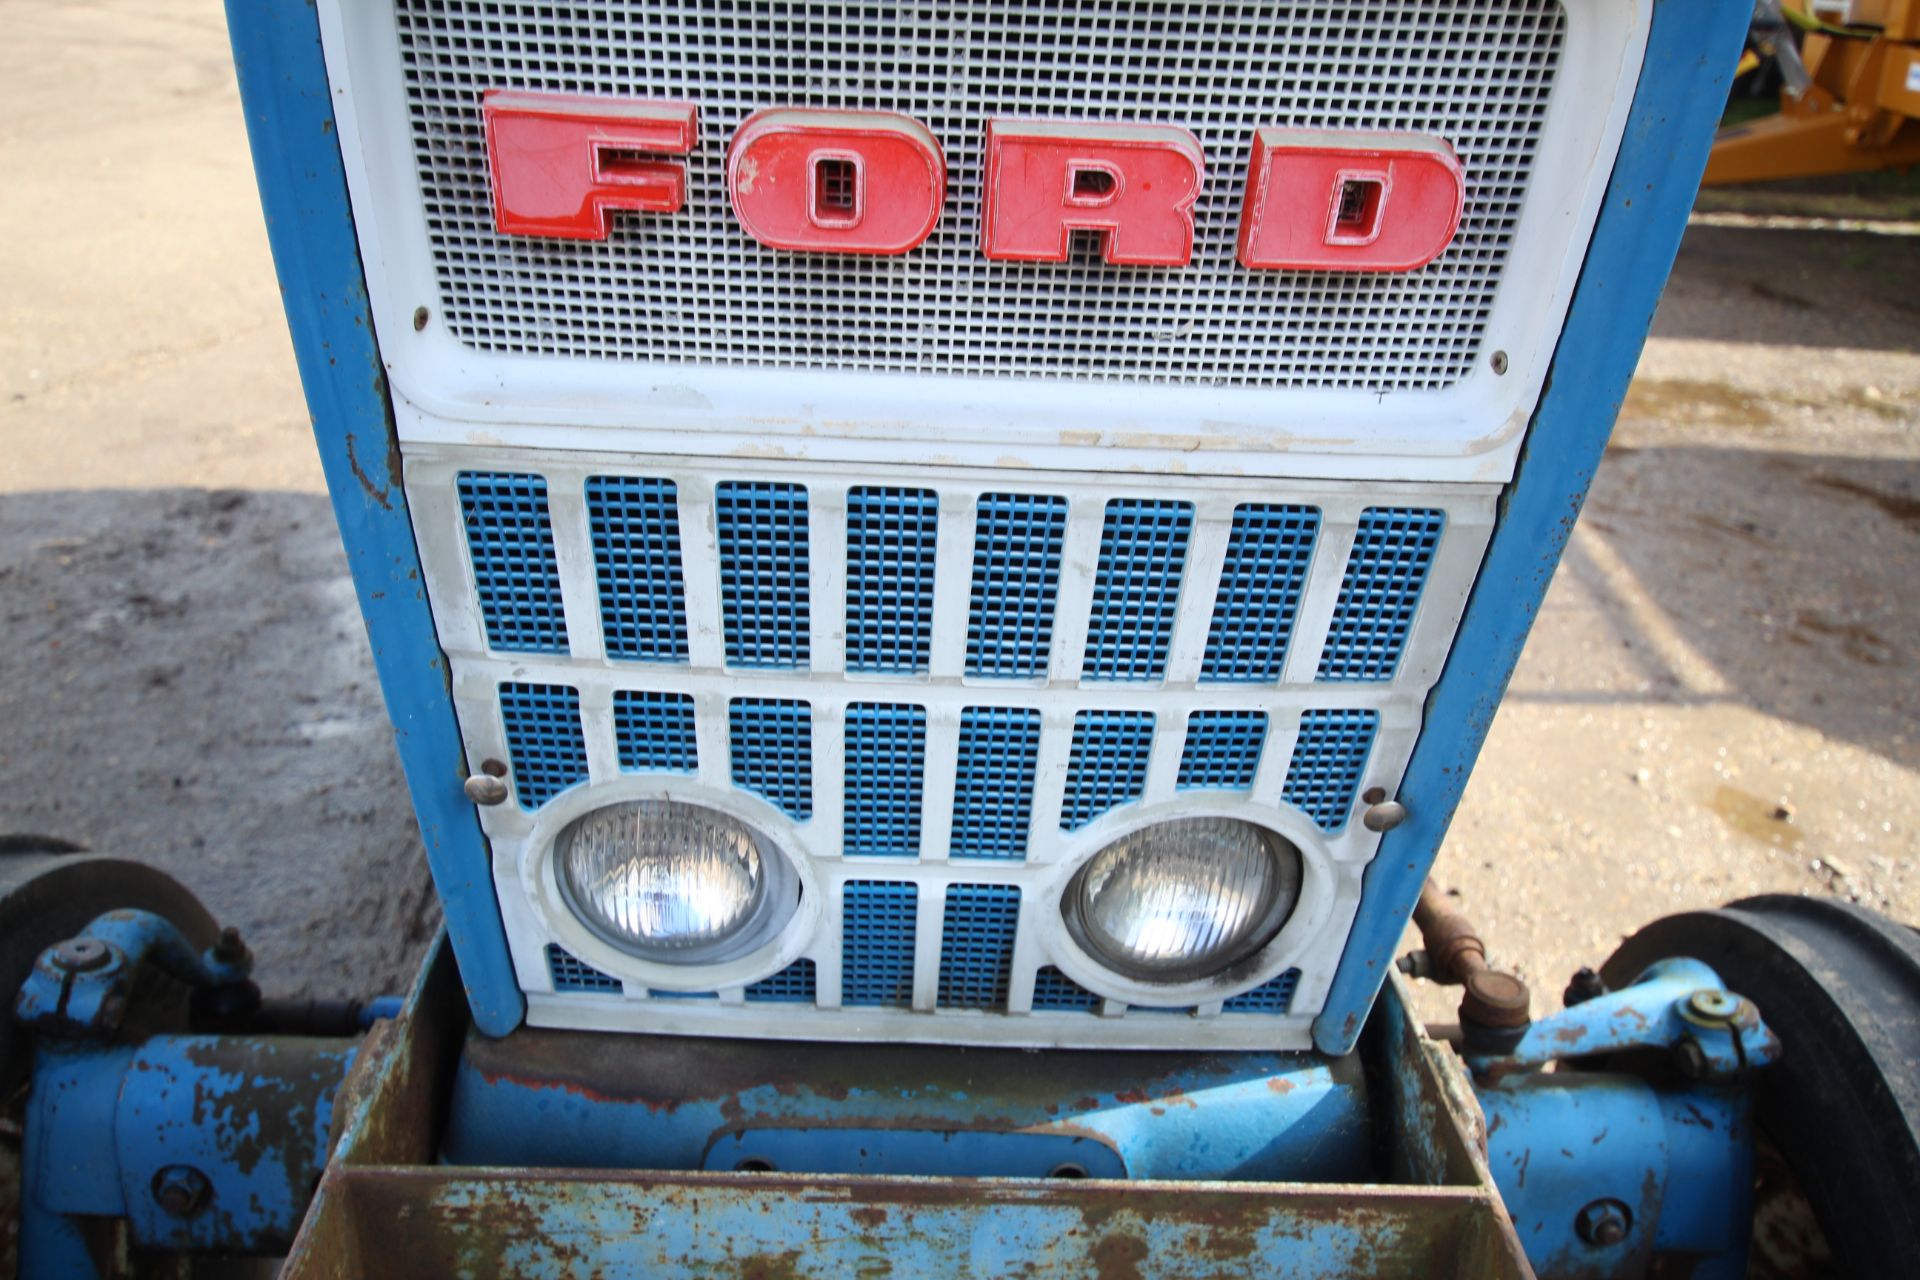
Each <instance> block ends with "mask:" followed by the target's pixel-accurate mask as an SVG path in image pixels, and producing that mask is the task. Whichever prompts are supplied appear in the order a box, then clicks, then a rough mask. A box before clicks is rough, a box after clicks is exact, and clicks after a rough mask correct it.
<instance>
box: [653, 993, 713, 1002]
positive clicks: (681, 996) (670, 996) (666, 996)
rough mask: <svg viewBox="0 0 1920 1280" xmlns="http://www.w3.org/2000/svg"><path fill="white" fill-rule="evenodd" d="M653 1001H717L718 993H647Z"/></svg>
mask: <svg viewBox="0 0 1920 1280" xmlns="http://www.w3.org/2000/svg"><path fill="white" fill-rule="evenodd" d="M647 994H648V995H650V996H652V997H653V998H654V999H655V1000H718V999H719V998H720V993H719V992H718V991H649V992H647Z"/></svg>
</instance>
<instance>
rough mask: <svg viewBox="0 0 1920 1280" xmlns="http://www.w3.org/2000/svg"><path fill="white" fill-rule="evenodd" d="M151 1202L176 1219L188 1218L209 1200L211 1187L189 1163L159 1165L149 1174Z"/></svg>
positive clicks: (204, 1177)
mask: <svg viewBox="0 0 1920 1280" xmlns="http://www.w3.org/2000/svg"><path fill="white" fill-rule="evenodd" d="M153 1199H154V1203H155V1204H158V1205H159V1206H160V1207H161V1208H162V1209H164V1210H166V1211H167V1212H168V1213H170V1214H172V1215H173V1216H174V1217H176V1218H191V1217H192V1216H193V1215H194V1214H196V1213H198V1212H200V1211H201V1210H202V1209H204V1208H206V1207H207V1201H209V1200H211V1199H213V1184H212V1183H211V1182H209V1181H207V1175H206V1174H204V1173H202V1172H200V1171H199V1170H198V1169H196V1168H194V1167H193V1166H192V1165H190V1164H169V1165H162V1166H161V1168H160V1171H159V1172H158V1173H156V1174H154V1175H153Z"/></svg>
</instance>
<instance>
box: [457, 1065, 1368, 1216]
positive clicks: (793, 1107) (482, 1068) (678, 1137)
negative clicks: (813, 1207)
mask: <svg viewBox="0 0 1920 1280" xmlns="http://www.w3.org/2000/svg"><path fill="white" fill-rule="evenodd" d="M1371 1132H1372V1130H1371V1121H1370V1119H1369V1115H1368V1102H1367V1085H1366V1080H1365V1073H1364V1071H1363V1069H1362V1067H1361V1065H1360V1063H1359V1061H1358V1060H1357V1059H1356V1058H1346V1059H1324V1058H1320V1057H1317V1056H1315V1055H1310V1054H1266V1053H1239V1054H1216V1055H1203V1054H1186V1055H1169V1054H1156V1055H1151V1056H1150V1057H1146V1058H1143V1057H1141V1056H1140V1055H1137V1054H1127V1053H1110V1054H1076V1055H1073V1056H1072V1058H1071V1060H1069V1061H1066V1062H1059V1061H1048V1060H1046V1059H1043V1058H1039V1057H1036V1056H1034V1055H1032V1054H1024V1053H1020V1052H1017V1051H1011V1050H950V1049H930V1048H924V1047H909V1046H890V1047H888V1048H887V1049H886V1050H885V1051H884V1052H881V1051H875V1050H871V1049H867V1048H861V1047H841V1046H832V1045H804V1044H777V1043H755V1042H728V1041H715V1040H671V1039H658V1038H654V1037H647V1038H644V1039H642V1040H638V1041H636V1040H631V1039H624V1038H614V1037H609V1036H604V1035H597V1034H593V1033H585V1032H552V1031H534V1030H529V1031H523V1032H521V1033H519V1034H518V1035H516V1036H514V1037H513V1039H512V1040H510V1041H504V1042H498V1043H495V1042H490V1041H485V1040H480V1039H477V1038H475V1039H469V1041H468V1044H467V1051H466V1054H465V1056H464V1057H463V1058H462V1060H461V1064H460V1067H459V1070H458V1073H457V1075H456V1077H455V1079H454V1085H453V1094H452V1101H451V1103H450V1105H449V1108H448V1115H447V1130H446V1138H445V1142H444V1147H443V1155H444V1157H445V1158H446V1159H447V1160H448V1161H449V1162H451V1163H454V1164H466V1165H495V1166H525V1167H532V1168H571V1167H581V1166H585V1167H598V1168H621V1169H671V1170H693V1169H709V1170H732V1169H735V1168H739V1167H741V1166H742V1165H745V1166H746V1167H748V1168H762V1169H769V1168H770V1169H774V1170H780V1171H794V1172H807V1173H861V1174H925V1175H941V1176H947V1177H967V1176H992V1177H1030V1178H1041V1177H1046V1176H1048V1175H1050V1174H1052V1175H1056V1176H1058V1175H1059V1173H1060V1171H1061V1170H1062V1167H1063V1166H1065V1167H1067V1168H1068V1169H1070V1170H1072V1171H1074V1172H1077V1173H1079V1174H1083V1175H1086V1176H1092V1177H1103V1178H1127V1179H1132V1180H1136V1181H1137V1180H1148V1179H1151V1180H1185V1179H1215V1180H1223V1181H1254V1182H1261V1181H1278V1180H1291V1181H1324V1182H1351V1181H1368V1180H1371V1178H1372V1176H1373V1170H1372V1167H1371V1166H1372V1158H1373V1157H1372V1142H1371V1137H1370V1135H1371Z"/></svg>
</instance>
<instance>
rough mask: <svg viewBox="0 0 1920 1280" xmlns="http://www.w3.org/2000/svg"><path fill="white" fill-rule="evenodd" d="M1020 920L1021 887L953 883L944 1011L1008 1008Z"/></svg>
mask: <svg viewBox="0 0 1920 1280" xmlns="http://www.w3.org/2000/svg"><path fill="white" fill-rule="evenodd" d="M1019 924H1020V890H1019V889H1018V888H1016V887H1015V886H1013V885H1006V884H955V885H948V886H947V909H946V916H945V918H944V922H943V923H942V925H941V931H940V987H939V995H938V997H937V1000H938V1003H939V1005H940V1007H941V1008H942V1009H1004V1008H1006V1007H1007V978H1008V975H1009V972H1010V971H1011V969H1012V968H1013V935H1014V933H1015V932H1016V931H1017V930H1018V928H1019Z"/></svg>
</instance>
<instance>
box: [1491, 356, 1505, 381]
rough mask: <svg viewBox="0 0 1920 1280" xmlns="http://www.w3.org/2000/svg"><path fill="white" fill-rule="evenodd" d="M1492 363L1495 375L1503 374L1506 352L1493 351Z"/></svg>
mask: <svg viewBox="0 0 1920 1280" xmlns="http://www.w3.org/2000/svg"><path fill="white" fill-rule="evenodd" d="M1492 364H1493V371H1494V373H1495V374H1496V375H1498V374H1504V373H1505V372H1506V371H1507V353H1506V352H1504V351H1496V352H1494V353H1493V361H1492Z"/></svg>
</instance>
